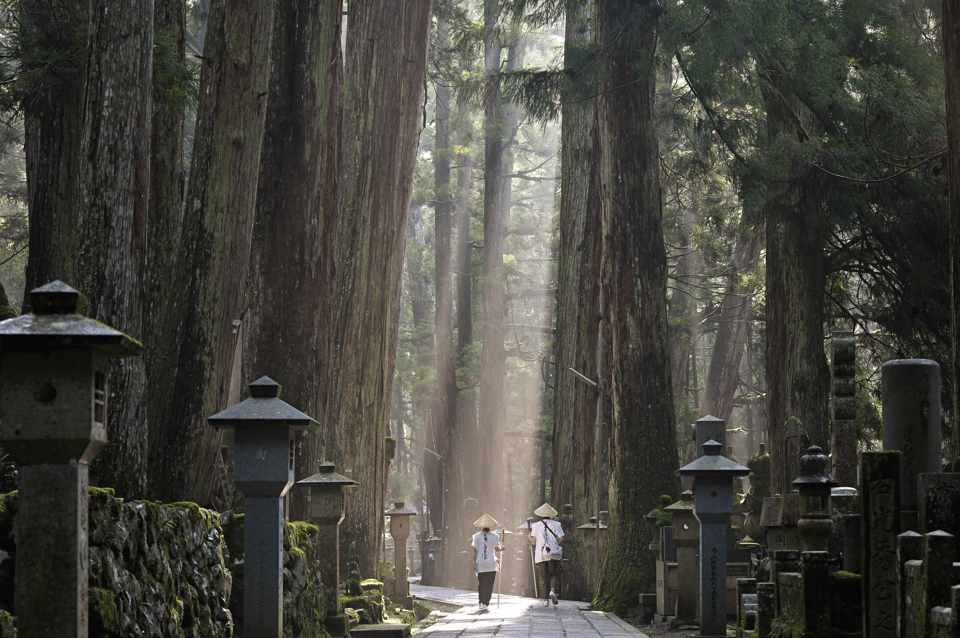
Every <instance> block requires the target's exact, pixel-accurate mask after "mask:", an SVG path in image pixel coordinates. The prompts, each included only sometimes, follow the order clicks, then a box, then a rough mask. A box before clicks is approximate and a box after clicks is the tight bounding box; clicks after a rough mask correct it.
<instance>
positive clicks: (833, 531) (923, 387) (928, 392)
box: [651, 335, 960, 638]
mask: <svg viewBox="0 0 960 638" xmlns="http://www.w3.org/2000/svg"><path fill="white" fill-rule="evenodd" d="M837 340H838V341H839V342H840V343H839V344H836V345H835V349H834V355H835V357H834V358H835V372H834V390H835V392H834V415H835V417H837V421H850V420H852V413H851V412H850V410H849V408H850V401H851V400H852V391H851V389H850V386H851V383H852V381H851V379H852V377H851V371H850V370H849V368H850V367H851V360H852V354H851V352H850V351H849V350H850V348H851V347H852V344H851V343H850V339H849V336H848V335H839V338H838V339H837ZM881 375H882V377H881V378H882V391H883V450H881V451H876V452H864V453H861V454H859V455H855V452H854V451H853V450H854V449H855V448H854V447H853V446H851V445H850V444H849V441H848V440H845V439H846V437H847V435H848V432H847V429H848V428H849V427H851V426H850V424H849V423H841V424H840V425H841V426H842V427H840V428H838V431H837V432H836V433H835V437H834V440H833V441H832V442H831V443H832V444H833V445H834V447H833V450H832V458H831V457H830V456H828V455H827V454H826V453H825V451H824V450H823V449H821V448H820V447H818V446H817V445H810V442H809V441H805V440H804V437H803V436H802V433H798V432H792V431H788V432H787V437H786V439H789V440H785V441H783V442H781V443H782V444H783V445H784V446H785V448H786V447H787V444H788V443H789V444H790V445H794V444H795V443H797V441H799V442H801V443H802V444H803V446H805V449H804V450H803V451H802V452H801V453H800V454H798V456H797V458H796V459H794V460H792V461H791V462H790V464H789V465H790V467H793V468H795V472H796V474H795V475H794V476H795V479H794V480H793V481H792V485H791V487H792V488H793V489H792V491H791V492H790V493H788V494H779V495H778V494H770V493H769V485H770V481H769V471H770V459H769V456H766V455H765V454H764V453H763V452H764V451H763V450H761V452H760V454H758V455H757V456H755V457H754V458H753V459H751V460H750V461H749V462H748V468H749V471H750V476H749V480H750V484H751V486H752V489H751V490H750V491H749V492H748V493H747V494H746V495H745V496H744V497H743V498H742V504H741V510H742V515H743V516H742V518H741V520H742V529H740V530H737V532H738V533H736V534H734V533H733V530H734V527H733V526H732V525H731V518H732V516H734V515H733V514H727V515H726V517H725V523H724V524H723V525H722V526H721V527H723V528H724V529H725V531H726V537H725V538H720V537H718V532H716V531H710V532H709V533H707V534H705V533H704V531H703V528H704V521H705V520H712V518H713V517H716V516H717V513H716V509H717V508H716V501H717V500H718V499H719V498H721V497H722V495H723V493H724V490H725V489H726V485H727V484H729V482H730V479H729V478H726V479H723V480H722V479H721V474H722V472H716V473H713V474H710V473H708V468H710V467H713V468H715V469H717V470H723V471H725V472H727V473H730V471H731V470H735V471H743V470H740V469H739V468H742V467H743V466H739V465H737V464H736V463H734V461H732V460H730V459H724V460H722V461H721V460H719V459H723V457H722V456H719V455H718V452H719V451H720V450H722V449H725V442H724V441H723V436H724V434H723V426H722V422H721V423H718V422H717V420H716V419H713V418H712V417H710V418H708V419H706V420H702V421H698V423H697V425H696V426H695V430H696V431H700V430H701V429H702V430H703V431H705V432H708V434H704V435H702V436H701V434H700V433H699V432H698V434H697V435H696V436H697V440H698V443H699V444H701V446H702V447H703V448H704V451H705V452H706V453H707V454H709V455H710V457H712V458H710V457H708V456H702V457H700V458H699V459H697V460H696V461H694V463H691V464H689V465H687V466H686V467H684V468H681V470H680V473H681V475H688V476H689V475H694V482H693V487H694V490H693V494H690V493H689V492H687V493H684V494H683V497H682V498H681V500H680V501H678V502H677V503H675V504H674V505H671V506H669V507H667V508H665V509H666V510H668V511H672V512H673V518H672V521H671V524H670V525H667V526H663V527H660V528H659V529H658V530H657V538H656V539H655V542H654V543H651V549H653V550H655V551H656V552H657V561H658V567H657V574H658V583H657V587H658V591H657V609H656V613H655V615H654V619H655V620H657V621H672V622H674V623H675V624H698V625H699V627H700V633H699V636H704V637H706V636H726V635H727V622H731V623H733V624H734V625H735V627H736V635H737V636H738V638H739V637H741V636H742V637H747V636H750V637H751V638H752V637H754V636H756V637H757V638H768V637H771V636H786V635H789V636H793V637H795V638H802V637H806V638H814V637H824V638H826V637H828V636H838V637H847V636H849V637H851V638H852V637H854V636H862V637H863V638H947V637H950V638H957V637H958V636H960V622H958V621H960V562H958V561H960V543H958V541H957V538H956V537H955V536H954V535H955V534H957V533H958V531H960V474H958V473H946V472H942V471H941V469H942V467H943V460H942V459H941V446H942V441H941V432H940V427H941V425H940V422H941V411H940V371H939V366H937V364H936V363H934V362H932V361H927V360H912V359H911V360H897V361H890V362H888V363H886V364H884V365H883V366H882V369H881ZM835 423H836V421H835ZM702 438H709V439H710V440H709V441H708V442H706V443H703V442H701V440H700V439H702ZM708 448H710V450H709V451H708ZM851 455H855V456H854V457H853V458H851ZM718 456H719V459H718ZM705 459H706V460H705ZM851 467H853V468H854V469H855V471H851V469H850V468H851ZM701 469H702V470H703V473H701V472H700V471H698V470H701ZM746 469H747V468H744V470H746ZM838 476H839V477H843V478H844V483H846V484H843V483H840V482H839V481H837V480H835V477H838ZM704 477H710V478H706V479H705V478H704ZM851 477H852V478H851ZM701 481H702V482H703V484H702V485H700V489H699V490H698V489H697V487H698V483H699V482H701ZM708 483H709V487H708ZM704 494H707V496H706V498H704V496H703V495H704ZM704 501H706V502H704ZM698 509H699V511H698ZM694 519H696V522H695V520H694ZM733 520H736V519H735V518H734V519H733ZM697 523H699V525H697ZM698 527H699V529H697V528H698ZM695 539H696V540H695ZM694 546H695V547H696V548H697V549H696V553H697V556H696V557H695V558H694V557H693V554H694V550H693V547H694ZM721 546H722V549H718V548H720V547H721ZM681 548H685V549H683V550H682V549H681ZM732 552H741V554H739V555H738V554H732ZM740 561H742V562H740ZM737 563H740V564H737ZM724 567H725V569H724ZM661 575H662V576H663V577H662V578H661ZM691 581H692V582H693V583H696V584H697V586H696V587H691ZM724 602H725V603H726V608H725V609H724V605H723V603H724ZM718 609H719V610H721V611H720V612H719V613H721V614H724V615H723V617H722V618H719V617H718ZM693 610H696V612H695V614H694V613H693ZM694 615H695V617H694Z"/></svg>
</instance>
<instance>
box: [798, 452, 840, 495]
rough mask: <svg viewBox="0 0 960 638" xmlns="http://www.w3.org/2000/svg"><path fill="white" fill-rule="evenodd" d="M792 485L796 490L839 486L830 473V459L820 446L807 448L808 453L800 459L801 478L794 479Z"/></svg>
mask: <svg viewBox="0 0 960 638" xmlns="http://www.w3.org/2000/svg"><path fill="white" fill-rule="evenodd" d="M791 485H793V486H794V487H796V488H800V487H803V486H823V487H834V486H835V485H837V481H834V480H833V475H832V474H831V473H830V458H829V457H827V455H826V454H824V453H823V448H821V447H820V446H818V445H811V446H810V447H809V448H807V453H806V454H804V455H803V456H801V457H800V476H798V477H797V478H796V479H794V480H793V482H792V483H791Z"/></svg>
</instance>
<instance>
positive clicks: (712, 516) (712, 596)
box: [678, 440, 750, 638]
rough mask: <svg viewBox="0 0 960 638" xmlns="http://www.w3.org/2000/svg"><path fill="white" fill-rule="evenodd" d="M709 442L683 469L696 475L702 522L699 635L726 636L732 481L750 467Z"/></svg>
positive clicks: (695, 503)
mask: <svg viewBox="0 0 960 638" xmlns="http://www.w3.org/2000/svg"><path fill="white" fill-rule="evenodd" d="M722 449H723V445H722V444H721V443H718V442H717V441H714V440H710V441H707V442H706V443H704V444H703V451H704V455H703V456H701V457H700V458H698V459H697V460H696V461H694V462H693V463H690V464H688V465H685V466H683V467H681V468H680V469H679V470H678V471H679V473H680V475H681V476H693V479H694V481H693V513H694V515H695V516H696V517H697V520H698V521H700V636H701V637H703V638H707V637H715V636H726V635H727V587H726V582H727V530H728V529H729V528H730V516H731V514H733V479H734V478H735V477H738V476H746V475H747V474H749V473H750V468H748V467H744V466H743V465H740V464H739V463H734V462H733V461H731V460H730V459H728V458H727V457H725V456H723V455H722V454H721V453H720V452H721V450H722Z"/></svg>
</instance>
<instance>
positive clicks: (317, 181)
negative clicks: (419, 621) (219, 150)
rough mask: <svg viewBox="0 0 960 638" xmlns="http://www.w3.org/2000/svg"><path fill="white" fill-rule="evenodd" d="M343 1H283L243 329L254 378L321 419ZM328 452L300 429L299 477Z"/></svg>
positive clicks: (294, 512) (298, 512)
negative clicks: (262, 379)
mask: <svg viewBox="0 0 960 638" xmlns="http://www.w3.org/2000/svg"><path fill="white" fill-rule="evenodd" d="M342 5H343V3H342V0H324V1H323V2H316V1H313V0H281V1H280V2H278V3H277V13H276V23H275V26H274V34H273V53H272V56H273V57H272V63H271V65H270V68H271V69H273V74H272V76H271V78H270V96H269V99H268V107H267V115H266V125H265V134H264V142H263V150H262V152H261V154H260V184H259V190H258V193H257V216H256V221H255V225H254V231H253V245H252V249H251V257H250V271H249V273H248V282H247V285H248V290H247V298H248V299H250V300H251V303H250V310H249V313H248V315H247V318H246V320H245V323H244V327H243V328H244V333H243V337H244V343H245V347H244V362H243V370H244V374H243V376H244V379H245V380H248V381H252V380H254V379H258V378H260V377H261V376H262V375H268V376H270V377H271V378H272V379H274V380H275V381H277V382H278V383H280V384H281V385H282V386H283V400H284V401H286V402H288V403H290V404H291V405H293V406H295V407H296V408H297V409H299V410H301V411H302V412H304V413H305V414H308V415H310V416H311V417H313V418H315V419H317V420H320V419H321V417H322V415H323V409H324V406H325V405H326V401H327V398H326V397H327V395H326V392H327V387H326V383H327V382H328V381H329V378H328V377H327V374H326V368H327V365H328V357H329V354H330V338H331V335H332V329H331V328H332V316H331V313H330V309H331V308H332V294H333V276H334V263H333V254H334V239H335V233H336V222H337V179H338V174H337V171H338V157H337V156H338V152H339V139H340V137H339V131H340V118H339V102H338V100H339V96H340V86H341V83H342V68H341V62H340V23H341V12H342ZM322 449H323V446H322V440H321V436H320V433H319V432H317V431H304V432H297V434H296V458H295V472H296V479H297V480H300V479H302V478H306V477H307V476H310V475H312V474H314V473H316V472H317V471H318V466H319V463H320V461H322V460H323V459H320V458H319V457H320V455H321V452H322ZM330 460H334V459H330ZM305 497H306V492H305V490H299V489H295V490H292V491H291V496H290V503H289V506H290V518H291V520H302V519H304V518H305V517H306V509H305V508H306V498H305Z"/></svg>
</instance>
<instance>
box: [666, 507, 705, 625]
mask: <svg viewBox="0 0 960 638" xmlns="http://www.w3.org/2000/svg"><path fill="white" fill-rule="evenodd" d="M664 509H667V510H670V512H671V513H672V514H673V542H674V544H675V545H676V546H677V608H676V619H677V622H684V623H691V622H693V621H694V620H696V618H697V546H698V545H699V544H700V522H699V521H698V520H697V517H696V516H695V515H694V513H693V492H691V491H689V490H687V491H686V492H683V493H682V494H681V495H680V500H679V501H677V502H676V503H674V504H672V505H670V506H668V507H665V508H664Z"/></svg>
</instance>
